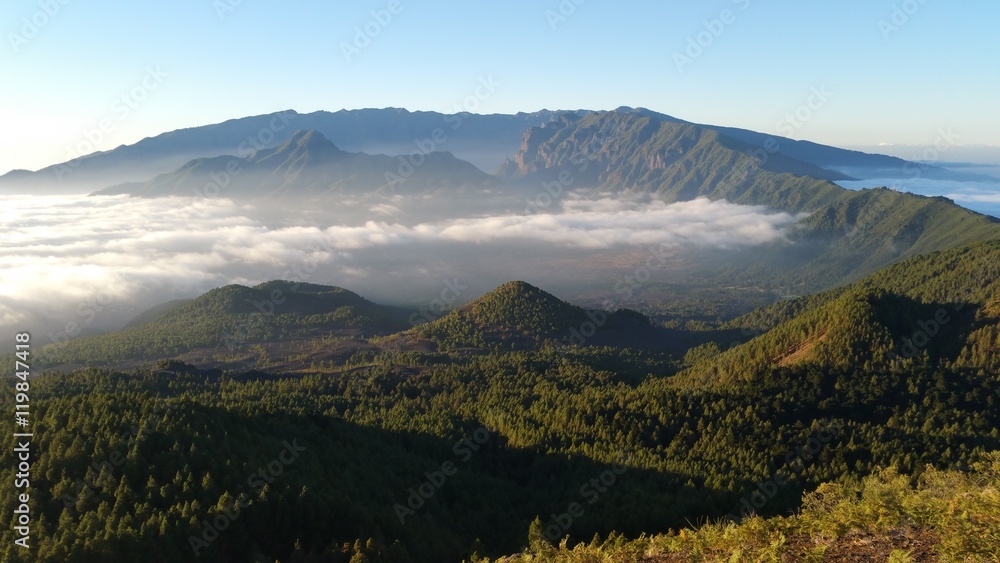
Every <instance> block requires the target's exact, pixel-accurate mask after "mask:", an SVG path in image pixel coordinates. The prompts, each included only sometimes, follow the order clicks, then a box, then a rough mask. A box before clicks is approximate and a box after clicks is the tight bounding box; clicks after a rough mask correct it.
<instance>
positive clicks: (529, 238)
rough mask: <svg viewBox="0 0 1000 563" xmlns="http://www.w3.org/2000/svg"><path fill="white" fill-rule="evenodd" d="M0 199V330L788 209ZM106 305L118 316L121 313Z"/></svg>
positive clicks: (686, 228)
mask: <svg viewBox="0 0 1000 563" xmlns="http://www.w3.org/2000/svg"><path fill="white" fill-rule="evenodd" d="M394 204H395V205H391V206H390V205H380V206H376V207H374V208H370V209H369V212H370V213H372V214H373V215H381V216H383V217H385V216H386V215H389V216H392V217H394V218H395V217H399V216H401V215H405V211H404V209H405V207H404V204H405V201H396V202H394ZM0 205H2V207H0V230H2V232H3V233H4V237H3V239H2V240H0V325H3V326H4V327H11V328H14V329H18V327H17V326H16V325H18V323H30V322H33V320H37V319H42V320H45V321H47V322H48V321H52V320H59V322H60V323H61V322H62V319H67V320H69V321H73V322H77V323H78V324H84V323H83V322H82V321H86V323H91V322H93V317H94V316H95V315H93V314H92V309H93V308H94V305H95V303H96V304H99V305H101V308H102V310H105V309H106V310H108V311H110V310H114V309H115V308H116V307H117V306H119V305H120V306H122V307H124V306H125V305H127V304H131V303H134V302H136V301H144V302H145V301H150V300H153V301H154V302H162V301H166V300H168V299H171V298H176V297H179V296H182V295H187V296H190V295H194V294H197V293H198V292H201V291H205V290H207V289H209V288H211V287H216V286H219V285H223V284H226V283H232V282H237V281H246V280H266V279H275V278H285V279H288V278H290V277H292V276H291V275H290V272H292V271H294V268H295V267H297V266H302V265H307V266H308V267H310V268H311V267H312V266H314V265H316V264H323V265H325V266H327V267H330V268H335V269H336V271H337V274H338V275H343V276H351V275H352V274H360V273H362V272H372V271H378V268H379V266H378V264H379V262H378V261H377V260H374V259H373V258H372V256H375V255H377V254H378V253H379V249H384V248H390V247H394V248H400V249H404V250H405V251H406V252H407V253H408V254H414V253H421V252H423V253H425V254H426V255H427V257H428V259H430V258H435V253H441V249H442V248H443V246H442V245H452V246H454V245H464V246H467V247H468V246H470V245H504V244H512V243H516V244H519V245H521V246H524V245H525V244H528V245H537V246H536V248H537V250H538V252H545V251H551V250H552V249H553V248H578V249H611V248H615V247H625V246H639V245H660V246H663V245H667V246H701V247H714V248H732V247H737V246H747V245H759V244H766V243H772V242H775V241H781V240H782V239H783V238H784V233H785V228H786V227H788V226H790V225H791V224H793V223H794V222H795V221H796V217H793V216H792V215H789V214H787V213H774V212H771V211H769V210H767V209H766V208H763V207H752V206H740V205H734V204H730V203H727V202H724V201H714V202H713V201H709V200H707V199H698V200H694V201H689V202H683V203H675V204H667V203H664V202H662V201H658V200H650V201H624V200H621V199H611V198H596V199H580V198H575V197H572V196H569V195H567V197H566V198H565V199H564V201H563V206H562V209H561V210H560V211H558V212H556V213H552V214H535V215H499V216H486V217H466V218H458V219H451V220H446V221H439V222H424V223H419V222H417V223H415V224H412V225H405V224H402V223H399V222H396V221H392V222H390V221H388V220H378V221H376V220H370V221H367V222H365V223H363V224H361V225H354V226H348V225H343V224H335V225H331V226H326V225H323V226H321V227H317V226H284V227H278V228H271V227H269V226H267V225H266V224H264V223H262V222H261V221H259V220H257V219H255V218H254V217H256V216H257V214H256V211H255V210H254V209H253V208H251V207H248V206H241V205H238V204H235V203H233V202H231V201H229V200H225V199H217V200H216V199H213V200H200V201H194V200H192V199H185V198H166V199H139V198H128V197H124V196H112V197H85V196H42V197H38V196H5V197H0ZM373 264H374V265H373ZM310 281H311V280H310ZM96 298H99V303H98V302H95V301H94V300H95V299H96ZM145 304H146V305H149V304H152V303H145ZM133 309H134V307H133ZM81 311H84V312H82V313H81ZM134 312H136V311H134V310H130V312H129V313H128V316H130V315H131V314H134ZM108 315H109V316H107V317H106V318H107V319H114V321H115V322H120V321H121V320H122V319H121V318H119V317H122V316H126V313H124V312H123V313H121V314H120V315H119V316H118V317H116V316H115V315H110V314H108ZM109 323H110V321H109ZM93 326H95V327H96V326H98V325H97V324H96V323H95V324H94V325H93Z"/></svg>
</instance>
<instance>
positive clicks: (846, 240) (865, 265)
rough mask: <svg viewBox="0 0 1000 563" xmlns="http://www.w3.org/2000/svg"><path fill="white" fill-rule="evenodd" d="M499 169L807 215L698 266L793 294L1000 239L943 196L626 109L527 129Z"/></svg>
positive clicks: (995, 227) (994, 228)
mask: <svg viewBox="0 0 1000 563" xmlns="http://www.w3.org/2000/svg"><path fill="white" fill-rule="evenodd" d="M502 172H503V174H504V175H505V176H506V177H508V178H512V179H516V180H519V181H521V182H525V183H528V184H535V185H538V184H545V183H548V182H562V183H563V184H565V185H568V186H572V187H600V188H602V189H604V190H610V191H612V192H618V193H625V192H640V193H654V194H657V195H658V196H660V197H662V198H664V199H666V200H667V201H685V200H691V199H694V198H697V197H707V198H710V199H726V200H728V201H730V202H732V203H739V204H745V205H764V206H767V207H769V208H772V209H779V210H783V211H788V212H793V213H803V214H806V215H807V216H806V218H805V219H804V220H803V221H802V222H801V223H800V224H799V225H797V227H796V228H795V229H794V230H793V232H792V233H791V235H790V239H791V241H792V242H793V244H792V245H791V246H789V245H781V246H776V247H774V248H764V249H761V250H760V251H755V252H754V253H745V252H744V253H725V252H722V253H716V254H715V255H713V256H712V257H704V258H703V259H702V261H703V262H705V261H716V262H717V263H718V264H719V266H720V267H726V268H730V269H731V270H732V271H734V272H739V273H736V274H734V275H736V276H739V277H741V278H742V279H746V276H747V274H748V273H749V274H750V275H751V276H754V277H760V278H761V279H765V278H766V279H768V280H769V281H770V282H771V283H774V282H775V280H776V279H777V278H780V281H781V283H782V284H783V285H786V286H788V287H792V288H797V289H796V291H800V292H802V293H805V292H810V291H812V290H815V289H817V288H829V287H834V286H836V285H840V284H842V283H846V282H849V281H853V280H855V279H857V278H859V277H861V276H863V275H865V274H868V273H871V272H874V271H876V270H878V269H879V268H882V267H884V266H887V265H889V264H891V263H893V262H896V261H898V260H900V259H905V258H907V257H910V256H915V255H917V254H924V253H928V252H934V251H937V250H943V249H947V248H952V247H954V246H958V245H962V244H967V243H970V242H974V241H981V240H988V239H993V238H1000V221H998V220H996V219H995V218H992V217H988V216H985V215H981V214H978V213H975V212H972V211H969V210H967V209H965V208H963V207H961V206H958V205H955V204H954V202H952V201H950V200H948V199H946V198H941V197H923V196H918V195H913V194H908V193H899V192H895V191H892V190H889V189H884V188H883V189H872V190H860V191H853V190H847V189H844V188H841V187H840V186H837V185H836V184H834V183H833V182H832V181H831V180H835V179H839V178H842V177H843V176H842V175H840V174H839V173H837V172H833V171H830V170H827V169H823V168H819V167H817V166H815V165H813V164H810V163H807V162H803V161H800V160H796V159H794V158H792V157H790V156H787V155H785V154H782V153H780V152H774V153H768V152H767V151H766V150H763V149H761V148H760V147H755V146H753V145H750V144H747V143H745V142H742V141H738V140H734V139H733V138H730V137H727V136H725V135H723V134H722V133H720V132H718V131H716V130H713V129H711V128H706V127H702V126H699V125H693V124H689V123H685V122H681V121H679V120H672V121H671V120H664V119H660V118H656V117H653V116H647V115H642V114H641V113H637V112H634V111H629V112H603V113H592V114H588V115H584V116H582V117H580V116H575V115H567V116H562V117H560V118H559V119H557V120H555V121H553V122H550V123H548V124H545V125H544V126H541V127H536V128H532V129H530V130H529V131H527V132H526V133H525V136H524V139H523V141H522V144H521V149H520V150H519V151H518V153H517V154H516V155H515V156H514V158H513V159H510V160H508V161H507V162H506V163H505V165H504V167H503V169H502ZM567 179H568V181H567Z"/></svg>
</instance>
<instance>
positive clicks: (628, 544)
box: [483, 452, 1000, 563]
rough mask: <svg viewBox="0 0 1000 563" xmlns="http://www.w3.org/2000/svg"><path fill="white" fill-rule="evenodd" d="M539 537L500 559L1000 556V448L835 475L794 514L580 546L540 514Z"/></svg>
mask: <svg viewBox="0 0 1000 563" xmlns="http://www.w3.org/2000/svg"><path fill="white" fill-rule="evenodd" d="M529 544H530V547H529V548H528V549H526V550H525V551H524V552H523V553H520V554H517V555H514V556H510V557H505V558H501V559H499V560H495V561H497V562H501V561H502V562H504V563H515V562H527V561H532V562H538V561H558V562H576V561H579V562H595V563H596V562H619V561H620V562H632V561H643V562H648V563H654V562H674V561H677V562H681V561H732V562H737V561H739V562H742V561H889V562H892V563H903V562H908V561H1000V452H993V453H992V454H990V455H989V456H988V457H987V459H986V460H985V461H984V462H982V463H979V464H977V465H976V466H975V467H974V468H972V469H971V470H970V471H958V470H938V469H933V468H928V469H927V470H926V471H924V472H923V474H922V475H920V476H919V477H918V478H916V479H913V478H911V477H909V476H906V475H900V474H899V473H898V472H896V471H895V470H893V469H887V470H883V471H881V472H879V473H877V474H874V475H871V476H869V477H866V478H864V479H863V480H861V481H860V482H858V483H850V484H840V483H825V484H823V485H821V486H820V487H818V488H817V489H816V490H815V491H814V492H811V493H808V494H806V495H805V497H804V498H803V505H802V509H801V511H800V512H799V513H798V514H796V515H794V516H789V517H775V518H769V519H764V518H761V517H757V516H754V517H751V518H748V519H745V520H743V521H742V522H741V523H739V524H736V523H731V522H729V523H717V524H706V525H703V526H701V527H698V528H697V529H684V530H680V531H679V532H676V533H669V534H664V535H653V536H643V537H640V538H638V539H634V540H627V539H625V538H623V537H621V536H617V535H615V534H612V535H611V537H609V538H607V539H605V540H603V541H601V540H600V539H599V538H594V540H593V541H591V542H590V543H589V544H588V543H580V544H578V545H576V546H573V547H572V548H571V547H569V546H567V545H566V541H565V540H564V541H563V542H562V543H561V544H560V545H559V546H558V547H555V546H552V545H551V544H550V543H548V542H547V541H546V540H545V538H544V535H543V532H542V527H541V521H540V520H536V522H535V523H534V524H533V525H532V528H531V531H530V532H529ZM483 561H488V560H483Z"/></svg>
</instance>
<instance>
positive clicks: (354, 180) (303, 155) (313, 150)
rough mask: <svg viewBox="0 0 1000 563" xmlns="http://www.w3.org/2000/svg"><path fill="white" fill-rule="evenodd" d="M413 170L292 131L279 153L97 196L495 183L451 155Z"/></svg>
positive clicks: (202, 164)
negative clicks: (292, 133)
mask: <svg viewBox="0 0 1000 563" xmlns="http://www.w3.org/2000/svg"><path fill="white" fill-rule="evenodd" d="M415 164H416V165H414V163H410V162H408V161H404V160H402V159H400V158H394V157H390V156H385V155H368V154H364V153H350V152H346V151H342V150H340V149H339V148H337V146H336V145H334V144H333V143H332V142H330V140H329V139H327V138H326V137H324V136H323V135H322V134H321V133H318V132H316V131H297V132H296V133H295V134H294V135H292V137H291V138H290V139H288V140H287V141H285V143H283V144H282V145H281V146H279V147H276V148H273V149H263V150H259V151H255V152H254V153H252V154H251V155H250V156H249V157H247V158H246V159H241V158H237V157H235V156H218V157H215V158H204V159H197V160H192V161H191V162H188V163H187V164H185V165H184V166H182V167H181V168H179V169H177V170H175V171H173V172H170V173H168V174H162V175H160V176H157V177H156V178H153V179H152V180H150V181H148V182H145V183H131V184H120V185H117V186H112V187H109V188H105V189H103V190H99V191H98V192H96V194H99V195H118V194H129V195H133V196H140V197H165V196H193V195H195V194H205V193H206V192H210V193H209V194H208V195H221V196H223V197H229V198H234V199H253V198H266V199H270V200H277V199H296V198H307V197H316V196H323V195H329V194H338V193H370V192H374V191H377V190H388V191H390V192H391V193H408V192H409V193H412V192H416V191H424V190H431V191H436V190H441V189H448V188H465V187H467V188H470V189H475V188H484V187H489V186H492V185H495V184H497V181H496V179H494V178H493V177H492V176H489V175H488V174H486V173H484V172H482V171H480V170H479V169H478V168H476V167H475V166H473V165H471V164H469V163H468V162H465V161H462V160H459V159H457V158H455V157H454V156H453V155H452V154H451V153H446V152H431V153H428V154H426V155H423V156H422V157H421V159H420V160H418V161H416V163H415Z"/></svg>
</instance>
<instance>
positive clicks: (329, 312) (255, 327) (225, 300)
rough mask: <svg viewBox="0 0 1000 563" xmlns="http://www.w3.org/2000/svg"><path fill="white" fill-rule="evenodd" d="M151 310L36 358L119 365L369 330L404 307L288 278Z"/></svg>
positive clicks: (390, 327)
mask: <svg viewBox="0 0 1000 563" xmlns="http://www.w3.org/2000/svg"><path fill="white" fill-rule="evenodd" d="M159 309H160V308H159V307H156V308H154V310H155V311H154V313H158V312H159ZM142 316H145V315H140V317H142ZM151 316H154V317H155V318H154V320H151V321H149V322H146V323H144V324H141V325H139V326H130V327H128V328H126V329H124V330H121V331H119V332H115V333H111V334H105V335H99V336H91V337H86V338H78V339H74V340H70V341H68V342H64V343H61V344H54V345H50V346H48V347H46V348H43V349H42V350H40V351H39V355H40V357H41V361H43V362H45V363H47V364H50V365H59V364H96V365H117V364H118V363H119V362H122V361H125V360H149V359H159V358H171V357H175V356H178V355H180V354H184V353H186V352H190V351H192V350H199V349H205V350H208V351H210V352H211V353H215V352H218V353H221V354H226V353H231V352H232V351H233V350H234V349H244V348H247V347H250V346H253V345H255V344H267V343H274V342H281V341H289V340H300V339H312V338H318V337H324V336H331V335H334V334H342V335H353V336H358V337H368V336H372V335H376V334H387V333H390V332H395V331H397V330H400V329H402V328H403V327H404V326H406V323H405V316H406V315H405V312H404V311H401V310H398V309H395V308H392V307H385V306H381V305H376V304H374V303H372V302H370V301H368V300H366V299H364V298H362V297H361V296H359V295H357V294H355V293H352V292H350V291H347V290H346V289H342V288H339V287H329V286H322V285H315V284H307V283H296V282H288V281H270V282H266V283H263V284H260V285H258V286H255V287H246V286H242V285H227V286H224V287H220V288H218V289H213V290H211V291H209V292H207V293H205V294H204V295H202V296H200V297H198V298H196V299H192V300H189V301H187V302H185V303H184V304H182V305H180V306H177V307H174V308H172V309H171V310H170V311H169V312H167V313H165V314H162V315H156V314H153V315H151Z"/></svg>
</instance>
